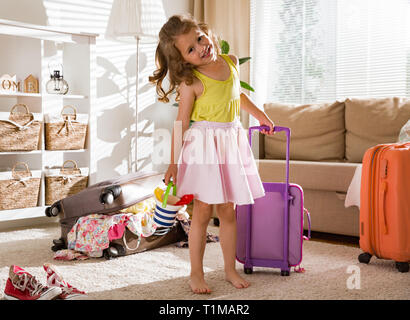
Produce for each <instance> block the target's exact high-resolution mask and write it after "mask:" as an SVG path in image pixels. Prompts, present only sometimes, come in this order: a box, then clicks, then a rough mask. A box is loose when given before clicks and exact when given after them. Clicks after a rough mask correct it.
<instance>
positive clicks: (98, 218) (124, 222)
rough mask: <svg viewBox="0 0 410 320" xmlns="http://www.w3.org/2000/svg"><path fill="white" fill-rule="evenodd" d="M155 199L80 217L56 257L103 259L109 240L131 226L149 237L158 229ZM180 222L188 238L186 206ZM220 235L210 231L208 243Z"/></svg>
mask: <svg viewBox="0 0 410 320" xmlns="http://www.w3.org/2000/svg"><path fill="white" fill-rule="evenodd" d="M154 211H155V200H154V199H153V198H149V199H146V200H144V201H141V202H139V203H137V204H136V205H133V206H131V207H129V208H126V209H123V210H121V211H120V212H118V214H114V215H101V214H91V215H88V216H85V217H80V218H79V219H78V220H77V222H76V224H75V225H74V226H73V228H72V229H71V230H70V232H69V233H68V234H67V243H68V244H67V249H64V250H59V251H57V252H56V253H55V254H54V259H56V260H85V259H88V258H100V257H102V256H103V251H104V249H107V248H108V247H109V245H110V241H112V240H115V239H120V238H121V237H122V236H123V235H124V232H125V229H126V228H128V229H129V230H130V231H131V232H132V233H134V234H135V235H137V236H138V237H149V236H151V235H153V234H154V233H155V231H156V229H157V225H156V224H155V222H154ZM175 223H180V224H181V226H182V228H183V230H184V232H185V234H186V236H187V237H186V239H188V233H189V229H190V223H191V221H190V220H189V214H188V213H187V212H186V211H185V209H183V210H180V211H179V212H178V214H177V215H176V222H175ZM218 241H219V238H218V237H217V236H213V235H211V234H209V233H208V234H207V242H218ZM176 246H177V247H180V248H182V247H188V240H186V241H180V242H178V243H176Z"/></svg>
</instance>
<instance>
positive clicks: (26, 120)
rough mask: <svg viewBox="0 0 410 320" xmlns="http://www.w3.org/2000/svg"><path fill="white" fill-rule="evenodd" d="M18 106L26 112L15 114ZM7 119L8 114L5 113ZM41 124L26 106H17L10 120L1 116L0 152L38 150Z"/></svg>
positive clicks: (12, 111)
mask: <svg viewBox="0 0 410 320" xmlns="http://www.w3.org/2000/svg"><path fill="white" fill-rule="evenodd" d="M18 106H22V107H24V108H25V109H26V112H15V109H16V108H17V107H18ZM4 115H6V117H7V113H5V112H4ZM40 128H41V122H40V121H39V120H36V119H35V117H34V115H33V114H32V113H31V112H30V111H29V109H28V107H27V106H26V105H25V104H21V103H19V104H16V105H14V106H13V107H12V108H11V110H10V114H9V117H8V119H7V118H5V117H3V112H2V115H1V116H0V151H31V150H37V148H38V142H39V138H40Z"/></svg>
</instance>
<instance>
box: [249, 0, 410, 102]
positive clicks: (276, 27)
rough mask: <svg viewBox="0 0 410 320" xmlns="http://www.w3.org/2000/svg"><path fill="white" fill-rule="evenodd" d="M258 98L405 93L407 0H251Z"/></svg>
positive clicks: (408, 88) (409, 54)
mask: <svg viewBox="0 0 410 320" xmlns="http://www.w3.org/2000/svg"><path fill="white" fill-rule="evenodd" d="M250 39H251V56H252V58H253V59H252V60H251V82H252V85H253V86H254V87H255V90H256V92H255V93H254V94H253V98H254V99H255V100H256V102H257V103H258V105H262V104H263V103H265V102H267V101H271V102H291V103H310V102H320V101H332V100H336V99H345V98H347V97H364V96H371V97H384V96H400V97H410V1H409V0H275V1H272V0H251V37H250Z"/></svg>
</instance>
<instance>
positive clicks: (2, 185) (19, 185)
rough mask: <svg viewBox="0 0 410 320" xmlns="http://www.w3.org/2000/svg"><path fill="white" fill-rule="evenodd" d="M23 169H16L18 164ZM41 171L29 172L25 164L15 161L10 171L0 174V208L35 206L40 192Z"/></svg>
mask: <svg viewBox="0 0 410 320" xmlns="http://www.w3.org/2000/svg"><path fill="white" fill-rule="evenodd" d="M20 164H21V165H23V166H25V168H26V169H25V170H24V171H21V170H16V167H17V166H18V165H20ZM40 181H41V171H40V170H38V171H33V172H31V171H30V169H29V168H28V166H27V164H26V163H24V162H17V163H16V164H15V165H14V167H13V169H12V171H11V172H10V171H9V172H2V173H1V174H0V210H8V209H18V208H28V207H35V206H37V201H38V194H39V192H40Z"/></svg>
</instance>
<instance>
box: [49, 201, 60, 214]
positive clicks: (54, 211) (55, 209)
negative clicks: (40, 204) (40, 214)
mask: <svg viewBox="0 0 410 320" xmlns="http://www.w3.org/2000/svg"><path fill="white" fill-rule="evenodd" d="M59 213H60V201H57V202H55V203H53V204H52V205H51V207H47V208H46V216H47V217H57V216H58V214H59Z"/></svg>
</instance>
